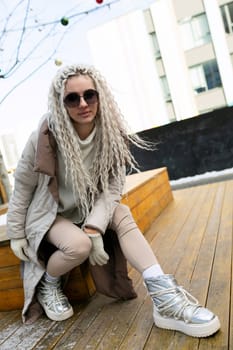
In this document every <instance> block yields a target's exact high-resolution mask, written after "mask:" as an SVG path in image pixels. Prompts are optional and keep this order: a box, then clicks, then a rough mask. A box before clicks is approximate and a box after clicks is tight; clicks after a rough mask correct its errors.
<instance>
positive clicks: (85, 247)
mask: <svg viewBox="0 0 233 350" xmlns="http://www.w3.org/2000/svg"><path fill="white" fill-rule="evenodd" d="M91 248H92V244H91V240H90V238H89V237H88V236H87V235H85V234H83V235H82V236H81V237H78V239H76V240H73V241H72V242H70V245H69V246H68V247H66V249H65V251H64V253H65V255H67V256H69V258H70V259H71V260H83V261H84V260H85V259H87V258H88V256H89V255H90V251H91Z"/></svg>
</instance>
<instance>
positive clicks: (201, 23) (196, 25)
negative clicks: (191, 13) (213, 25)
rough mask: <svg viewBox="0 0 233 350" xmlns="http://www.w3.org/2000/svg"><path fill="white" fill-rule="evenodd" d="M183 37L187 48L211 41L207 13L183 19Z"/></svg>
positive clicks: (181, 25) (181, 29)
mask: <svg viewBox="0 0 233 350" xmlns="http://www.w3.org/2000/svg"><path fill="white" fill-rule="evenodd" d="M180 31H181V37H182V41H183V47H184V49H185V50H189V49H192V48H194V47H196V46H200V45H204V44H206V43H208V42H210V41H211V35H210V30H209V25H208V21H207V18H206V15H205V13H202V14H201V15H198V16H195V17H191V18H189V19H185V20H183V22H182V23H180Z"/></svg>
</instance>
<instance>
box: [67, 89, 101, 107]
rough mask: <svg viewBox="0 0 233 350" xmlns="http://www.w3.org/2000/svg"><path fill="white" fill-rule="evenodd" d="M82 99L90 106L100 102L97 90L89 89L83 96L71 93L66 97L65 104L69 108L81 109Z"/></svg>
mask: <svg viewBox="0 0 233 350" xmlns="http://www.w3.org/2000/svg"><path fill="white" fill-rule="evenodd" d="M81 97H82V98H83V99H84V101H85V102H86V103H87V104H88V105H92V104H94V103H96V102H98V101H99V94H98V92H97V91H96V90H93V89H89V90H86V91H84V92H83V94H82V95H79V94H77V92H70V93H69V94H68V95H66V96H65V98H64V100H63V102H64V104H65V105H66V106H67V107H70V108H74V107H79V105H80V101H81Z"/></svg>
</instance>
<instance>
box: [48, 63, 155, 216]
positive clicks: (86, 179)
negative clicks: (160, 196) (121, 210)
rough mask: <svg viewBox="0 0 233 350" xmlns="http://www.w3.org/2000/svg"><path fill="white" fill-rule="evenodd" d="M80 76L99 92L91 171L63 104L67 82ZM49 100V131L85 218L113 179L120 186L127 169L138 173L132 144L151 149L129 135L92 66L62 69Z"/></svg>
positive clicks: (113, 101) (103, 81) (104, 84)
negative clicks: (130, 147)
mask: <svg viewBox="0 0 233 350" xmlns="http://www.w3.org/2000/svg"><path fill="white" fill-rule="evenodd" d="M79 75H86V76H89V77H90V78H91V79H92V81H93V83H94V85H95V88H96V90H97V91H98V93H99V108H98V112H97V116H96V136H95V155H94V161H93V165H92V168H91V170H90V172H88V171H87V170H86V169H85V168H84V166H83V163H82V157H81V150H80V146H79V143H78V140H77V134H76V131H75V129H74V127H73V124H72V122H71V119H70V117H69V115H68V113H67V110H66V108H65V107H64V103H63V98H64V90H65V85H66V82H67V79H69V78H70V77H72V76H79ZM48 101H49V102H48V107H49V112H50V113H49V117H48V124H49V128H50V130H51V131H52V133H53V135H54V136H55V138H56V141H57V144H58V146H59V148H60V150H61V152H62V154H63V157H64V162H65V174H66V179H67V177H68V176H71V180H72V181H71V182H72V186H73V194H74V198H75V201H76V203H77V205H78V206H79V207H80V206H81V212H82V216H83V218H85V217H86V216H87V215H88V213H89V212H90V210H91V208H92V206H93V204H94V200H95V198H96V196H97V195H98V194H100V193H101V192H103V193H105V194H106V195H107V193H108V188H109V181H110V179H111V178H112V177H113V178H115V180H116V181H118V183H119V185H120V184H122V183H124V180H125V170H124V169H125V167H128V168H130V169H131V170H136V171H137V170H138V164H137V162H136V160H135V158H134V157H133V155H132V154H131V152H130V149H129V145H130V143H133V144H134V145H136V146H138V147H140V148H146V149H148V148H150V146H149V145H148V143H146V142H145V141H143V140H142V139H140V138H139V137H138V136H137V135H129V134H128V132H127V127H126V124H125V121H124V118H123V116H122V114H121V112H120V110H119V108H118V105H117V103H116V102H115V99H114V97H113V95H112V93H111V91H110V89H109V87H108V84H107V83H106V81H105V79H104V78H103V76H102V75H101V74H100V72H99V71H98V70H96V69H95V68H94V67H92V66H83V65H70V66H66V67H64V68H63V69H61V70H59V71H58V73H57V75H56V76H55V78H54V80H53V82H52V85H51V87H50V91H49V98H48ZM123 170H124V171H123Z"/></svg>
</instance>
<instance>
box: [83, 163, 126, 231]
mask: <svg viewBox="0 0 233 350" xmlns="http://www.w3.org/2000/svg"><path fill="white" fill-rule="evenodd" d="M124 183H125V167H122V176H121V180H118V179H115V178H114V177H111V179H110V182H109V190H108V193H107V194H104V193H101V194H100V195H99V196H98V198H97V199H96V201H95V205H94V207H93V209H92V211H91V213H90V214H89V216H88V217H87V219H86V220H85V222H84V225H83V226H84V227H91V228H94V229H96V230H97V231H99V232H100V233H102V234H104V233H105V231H106V229H107V227H108V225H109V222H110V221H111V219H112V215H113V212H114V210H115V208H116V207H117V205H118V204H119V202H120V200H121V198H122V192H123V187H124Z"/></svg>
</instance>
